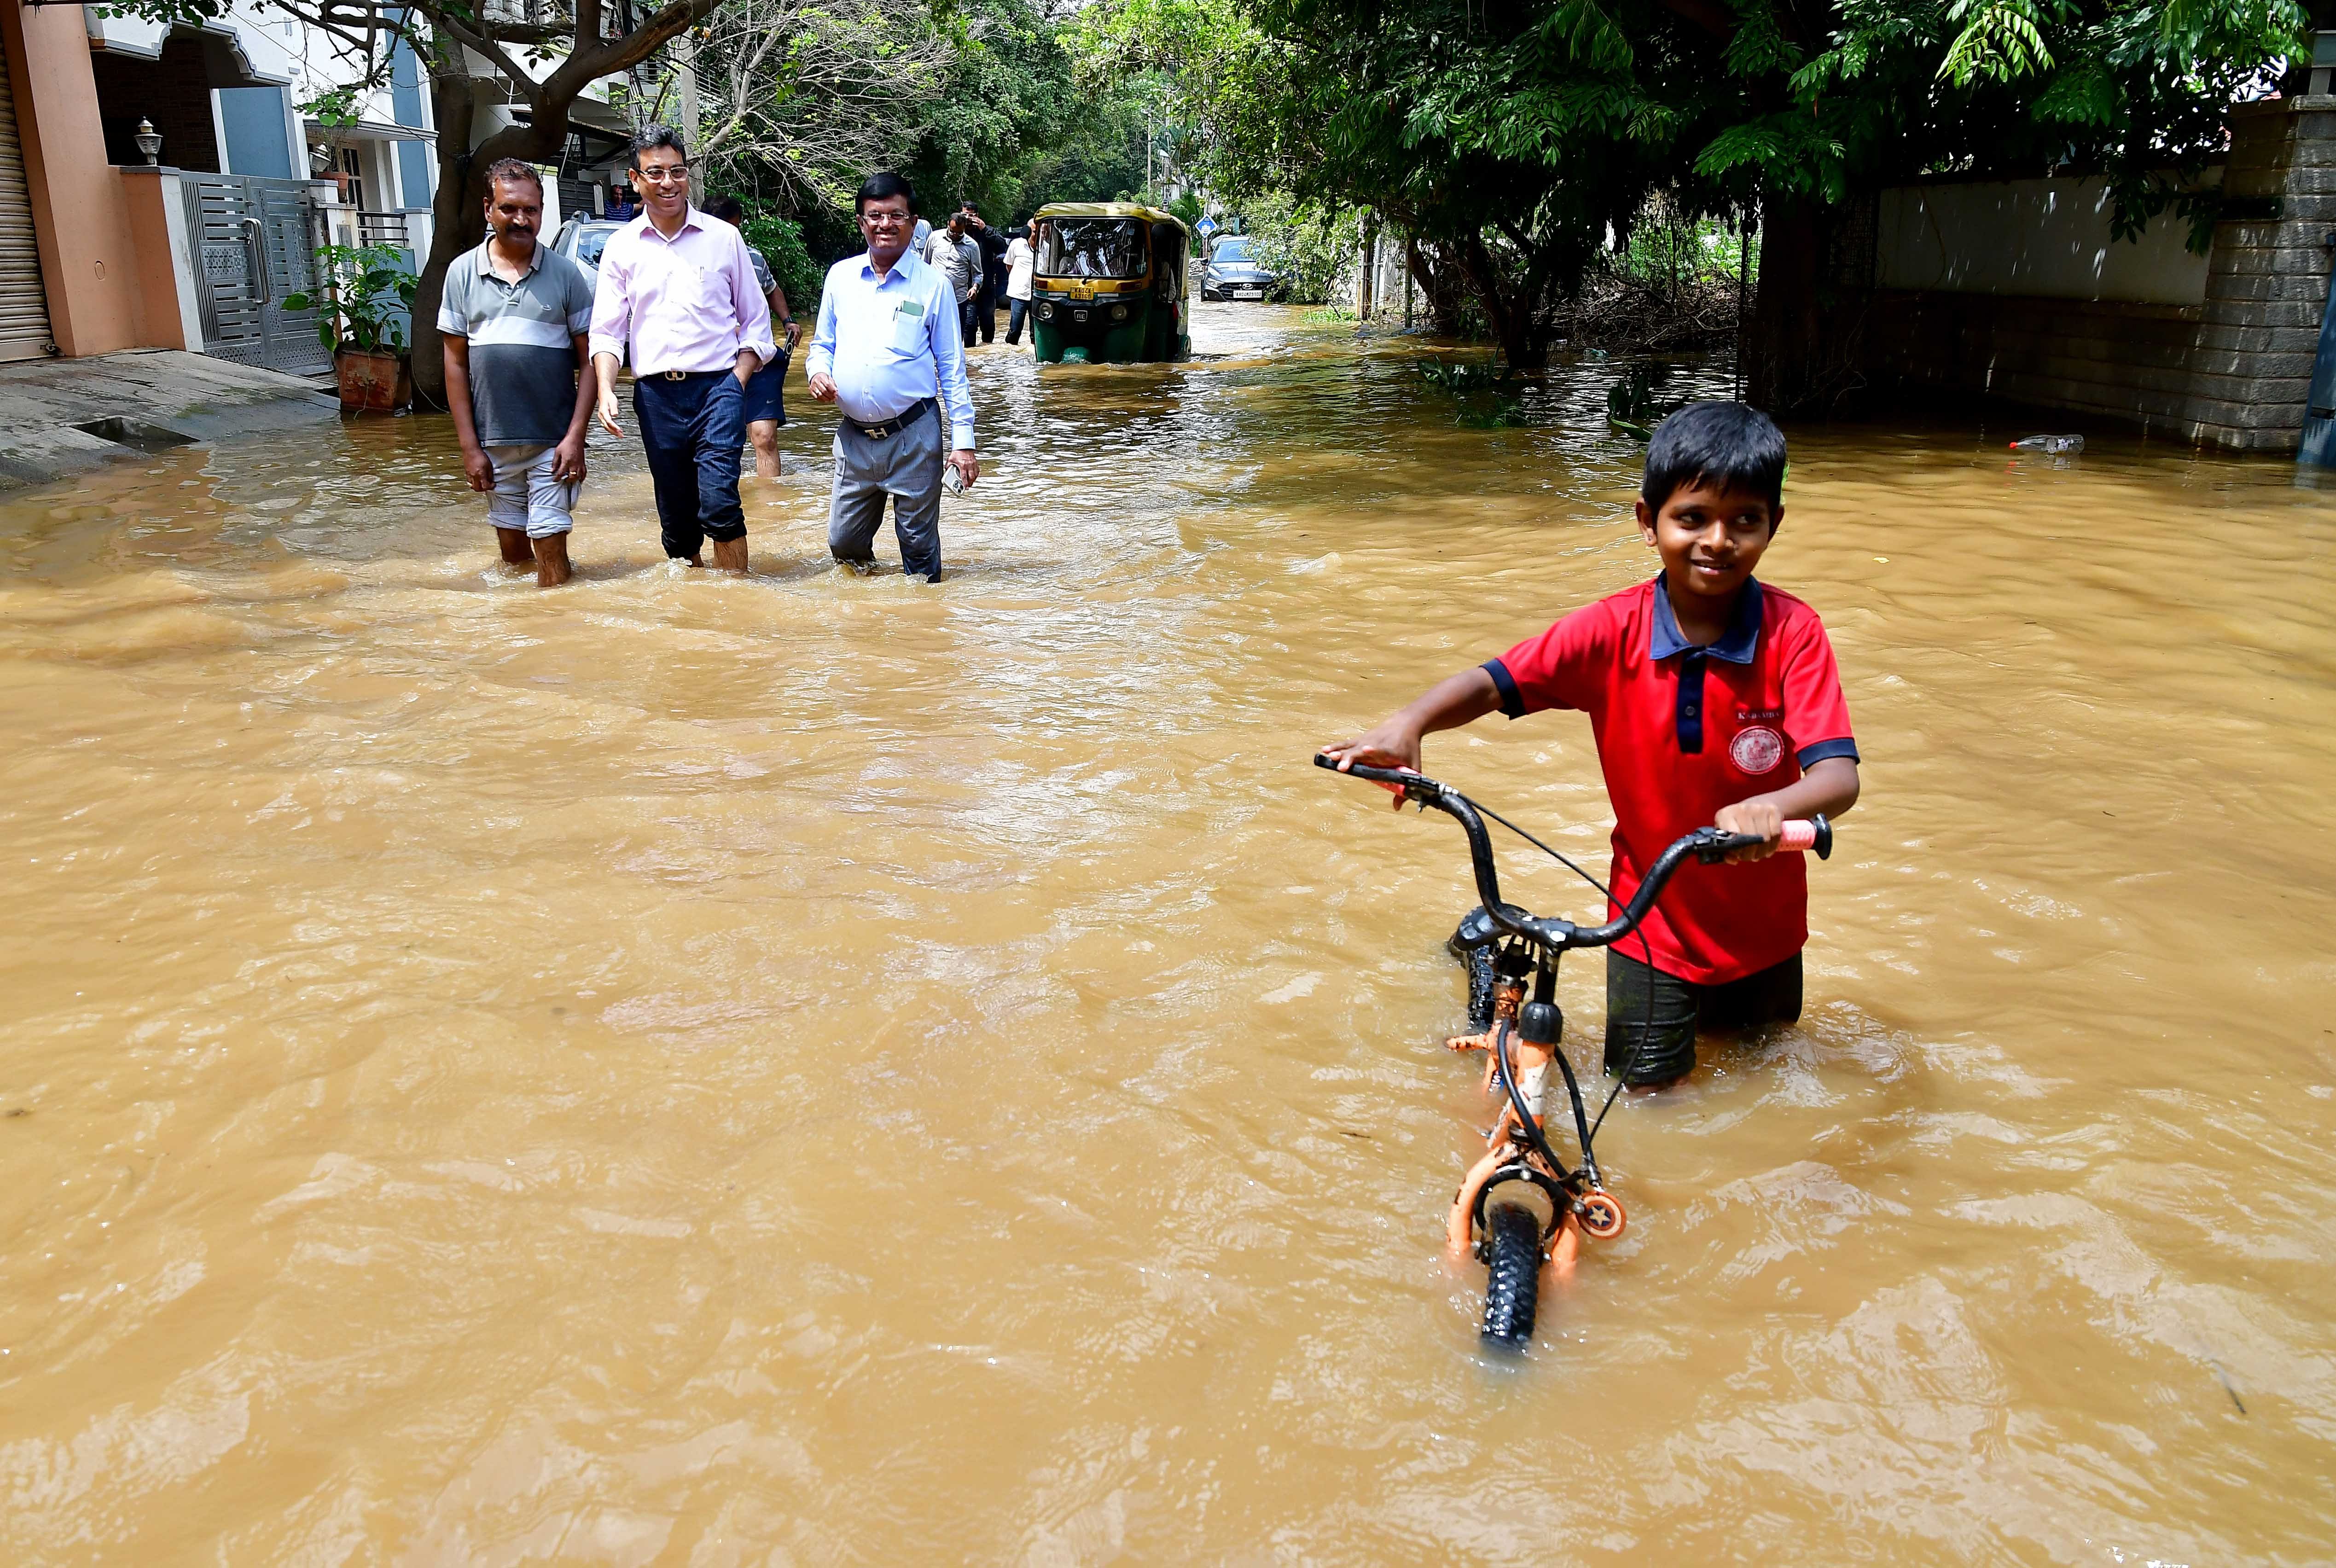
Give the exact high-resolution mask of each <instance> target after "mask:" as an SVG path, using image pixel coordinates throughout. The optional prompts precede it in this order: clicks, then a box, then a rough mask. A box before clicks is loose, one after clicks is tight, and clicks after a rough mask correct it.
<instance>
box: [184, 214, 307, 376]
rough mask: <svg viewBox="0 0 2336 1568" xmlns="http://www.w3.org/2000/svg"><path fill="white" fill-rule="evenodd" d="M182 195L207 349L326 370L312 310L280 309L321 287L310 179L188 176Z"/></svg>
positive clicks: (280, 366) (292, 369) (295, 371)
mask: <svg viewBox="0 0 2336 1568" xmlns="http://www.w3.org/2000/svg"><path fill="white" fill-rule="evenodd" d="M180 191H181V193H182V194H183V195H184V197H185V199H186V203H187V237H188V239H189V240H190V242H191V243H192V244H193V246H194V250H195V261H196V267H195V298H196V301H197V303H198V304H199V305H200V308H201V311H202V318H203V352H204V353H206V354H209V355H217V356H218V357H219V358H221V359H232V360H236V361H238V363H240V364H244V365H263V366H265V367H266V368H268V369H269V370H281V371H287V372H289V373H290V374H292V375H316V374H318V373H320V372H323V371H326V370H330V369H331V368H332V367H333V356H332V355H331V353H330V352H329V351H327V350H326V347H325V346H324V345H323V344H321V343H319V342H317V341H316V311H315V310H314V309H313V308H312V309H307V310H287V309H286V308H285V307H284V299H285V297H286V296H287V295H292V294H299V293H302V292H305V291H309V290H313V289H314V287H316V262H315V258H314V255H313V253H314V251H315V249H316V247H317V246H318V245H320V244H322V243H323V242H324V237H325V230H324V221H323V218H322V215H321V214H320V212H319V211H318V209H317V207H316V196H315V193H314V192H313V191H312V190H310V189H309V186H308V184H307V181H306V180H262V179H259V178H258V177H257V176H253V175H236V174H207V175H202V176H200V177H197V176H193V175H186V176H182V177H181V178H180Z"/></svg>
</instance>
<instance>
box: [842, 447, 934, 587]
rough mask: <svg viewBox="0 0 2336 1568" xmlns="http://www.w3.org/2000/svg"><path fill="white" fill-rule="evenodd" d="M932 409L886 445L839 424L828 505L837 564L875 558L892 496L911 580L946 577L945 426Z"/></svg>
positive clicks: (896, 533) (902, 555)
mask: <svg viewBox="0 0 2336 1568" xmlns="http://www.w3.org/2000/svg"><path fill="white" fill-rule="evenodd" d="M948 417H949V416H948V414H946V413H944V412H943V411H942V410H941V409H940V408H939V407H934V408H932V409H930V410H928V411H927V412H926V414H925V415H924V417H923V418H921V419H920V420H918V421H917V422H916V423H915V424H911V425H910V426H908V427H907V428H906V429H904V430H899V431H895V432H894V433H892V434H891V435H888V436H885V437H884V438H883V439H881V440H877V439H875V438H873V437H871V436H867V435H862V434H861V433H860V430H859V427H858V426H856V425H854V424H852V423H851V422H850V421H848V420H839V421H837V423H836V426H835V489H834V492H832V494H831V495H830V496H829V498H828V502H827V548H828V551H829V553H830V554H832V555H833V556H834V557H835V559H836V560H847V561H871V560H875V559H876V551H875V549H874V546H875V543H876V531H877V530H878V529H879V528H881V527H882V526H883V524H884V498H885V497H886V496H888V495H889V496H891V498H892V532H893V535H894V536H895V537H896V538H898V539H899V540H900V565H901V567H902V569H903V570H906V571H907V572H908V573H909V574H910V576H912V577H922V578H927V579H939V577H940V575H941V439H942V438H941V421H942V420H944V419H946V418H948Z"/></svg>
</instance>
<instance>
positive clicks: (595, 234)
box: [551, 218, 624, 288]
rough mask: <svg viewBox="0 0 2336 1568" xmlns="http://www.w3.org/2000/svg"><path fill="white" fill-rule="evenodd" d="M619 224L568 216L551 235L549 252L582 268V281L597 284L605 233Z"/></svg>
mask: <svg viewBox="0 0 2336 1568" xmlns="http://www.w3.org/2000/svg"><path fill="white" fill-rule="evenodd" d="M623 227H624V225H623V224H621V223H612V222H610V221H609V220H608V219H605V218H571V219H569V220H568V221H567V222H565V223H563V224H561V225H560V232H559V233H557V234H555V235H553V236H552V237H551V253H552V254H553V255H554V256H565V257H566V258H568V259H569V260H570V261H572V262H574V263H575V264H576V265H577V267H578V268H579V269H580V270H581V271H582V272H583V274H584V281H585V282H587V283H589V284H590V285H592V286H593V287H595V288H597V287H599V286H600V252H602V251H603V250H606V249H607V248H608V236H610V235H611V234H614V233H615V232H616V231H617V230H618V229H622V228H623Z"/></svg>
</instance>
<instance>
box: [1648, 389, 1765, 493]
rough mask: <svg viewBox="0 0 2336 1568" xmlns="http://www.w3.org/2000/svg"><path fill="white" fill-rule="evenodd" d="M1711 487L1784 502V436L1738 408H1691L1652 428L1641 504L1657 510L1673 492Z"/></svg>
mask: <svg viewBox="0 0 2336 1568" xmlns="http://www.w3.org/2000/svg"><path fill="white" fill-rule="evenodd" d="M1695 484H1714V485H1718V486H1720V487H1721V488H1723V489H1727V490H1748V491H1750V492H1752V493H1754V494H1755V495H1757V496H1759V497H1761V498H1762V499H1764V500H1765V501H1767V503H1768V505H1769V506H1770V507H1771V508H1775V507H1780V506H1782V505H1784V503H1785V433H1784V432H1783V431H1781V430H1778V429H1777V428H1776V421H1775V420H1772V419H1770V418H1769V417H1768V416H1767V414H1763V413H1761V412H1760V411H1759V410H1758V409H1757V408H1752V407H1749V406H1747V405H1746V404H1741V403H1690V404H1688V405H1687V406H1686V407H1685V408H1682V409H1680V410H1679V411H1678V412H1677V413H1675V414H1672V415H1671V416H1670V417H1669V418H1668V419H1666V420H1664V421H1663V422H1662V423H1661V424H1659V425H1657V426H1655V438H1654V439H1653V440H1652V441H1650V442H1649V443H1647V477H1646V482H1644V483H1642V484H1640V486H1639V496H1640V500H1642V501H1644V502H1646V503H1647V504H1648V505H1649V506H1650V507H1653V508H1654V509H1655V510H1657V511H1661V510H1662V504H1663V502H1667V501H1669V499H1670V498H1671V496H1672V495H1673V493H1674V492H1678V491H1680V490H1684V489H1686V488H1687V487H1689V485H1695Z"/></svg>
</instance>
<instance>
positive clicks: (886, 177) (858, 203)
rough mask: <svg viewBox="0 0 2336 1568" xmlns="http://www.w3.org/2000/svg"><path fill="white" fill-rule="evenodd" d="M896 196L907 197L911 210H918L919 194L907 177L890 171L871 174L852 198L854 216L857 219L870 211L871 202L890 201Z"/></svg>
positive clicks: (862, 181)
mask: <svg viewBox="0 0 2336 1568" xmlns="http://www.w3.org/2000/svg"><path fill="white" fill-rule="evenodd" d="M895 196H905V197H907V198H908V199H909V210H910V211H911V212H914V211H915V210H916V209H917V192H916V190H914V188H912V187H911V186H910V184H909V181H908V180H907V179H906V178H905V177H903V176H901V175H898V174H895V173H893V172H892V171H891V170H889V169H887V170H884V171H883V172H882V173H881V174H871V175H870V176H869V177H868V178H867V179H865V180H861V182H860V190H859V192H858V193H857V194H856V195H854V196H853V197H852V216H853V217H855V218H857V217H858V216H859V215H860V214H861V213H863V212H865V211H867V210H868V204H869V203H870V202H871V201H890V200H891V199H892V198H893V197H895Z"/></svg>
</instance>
